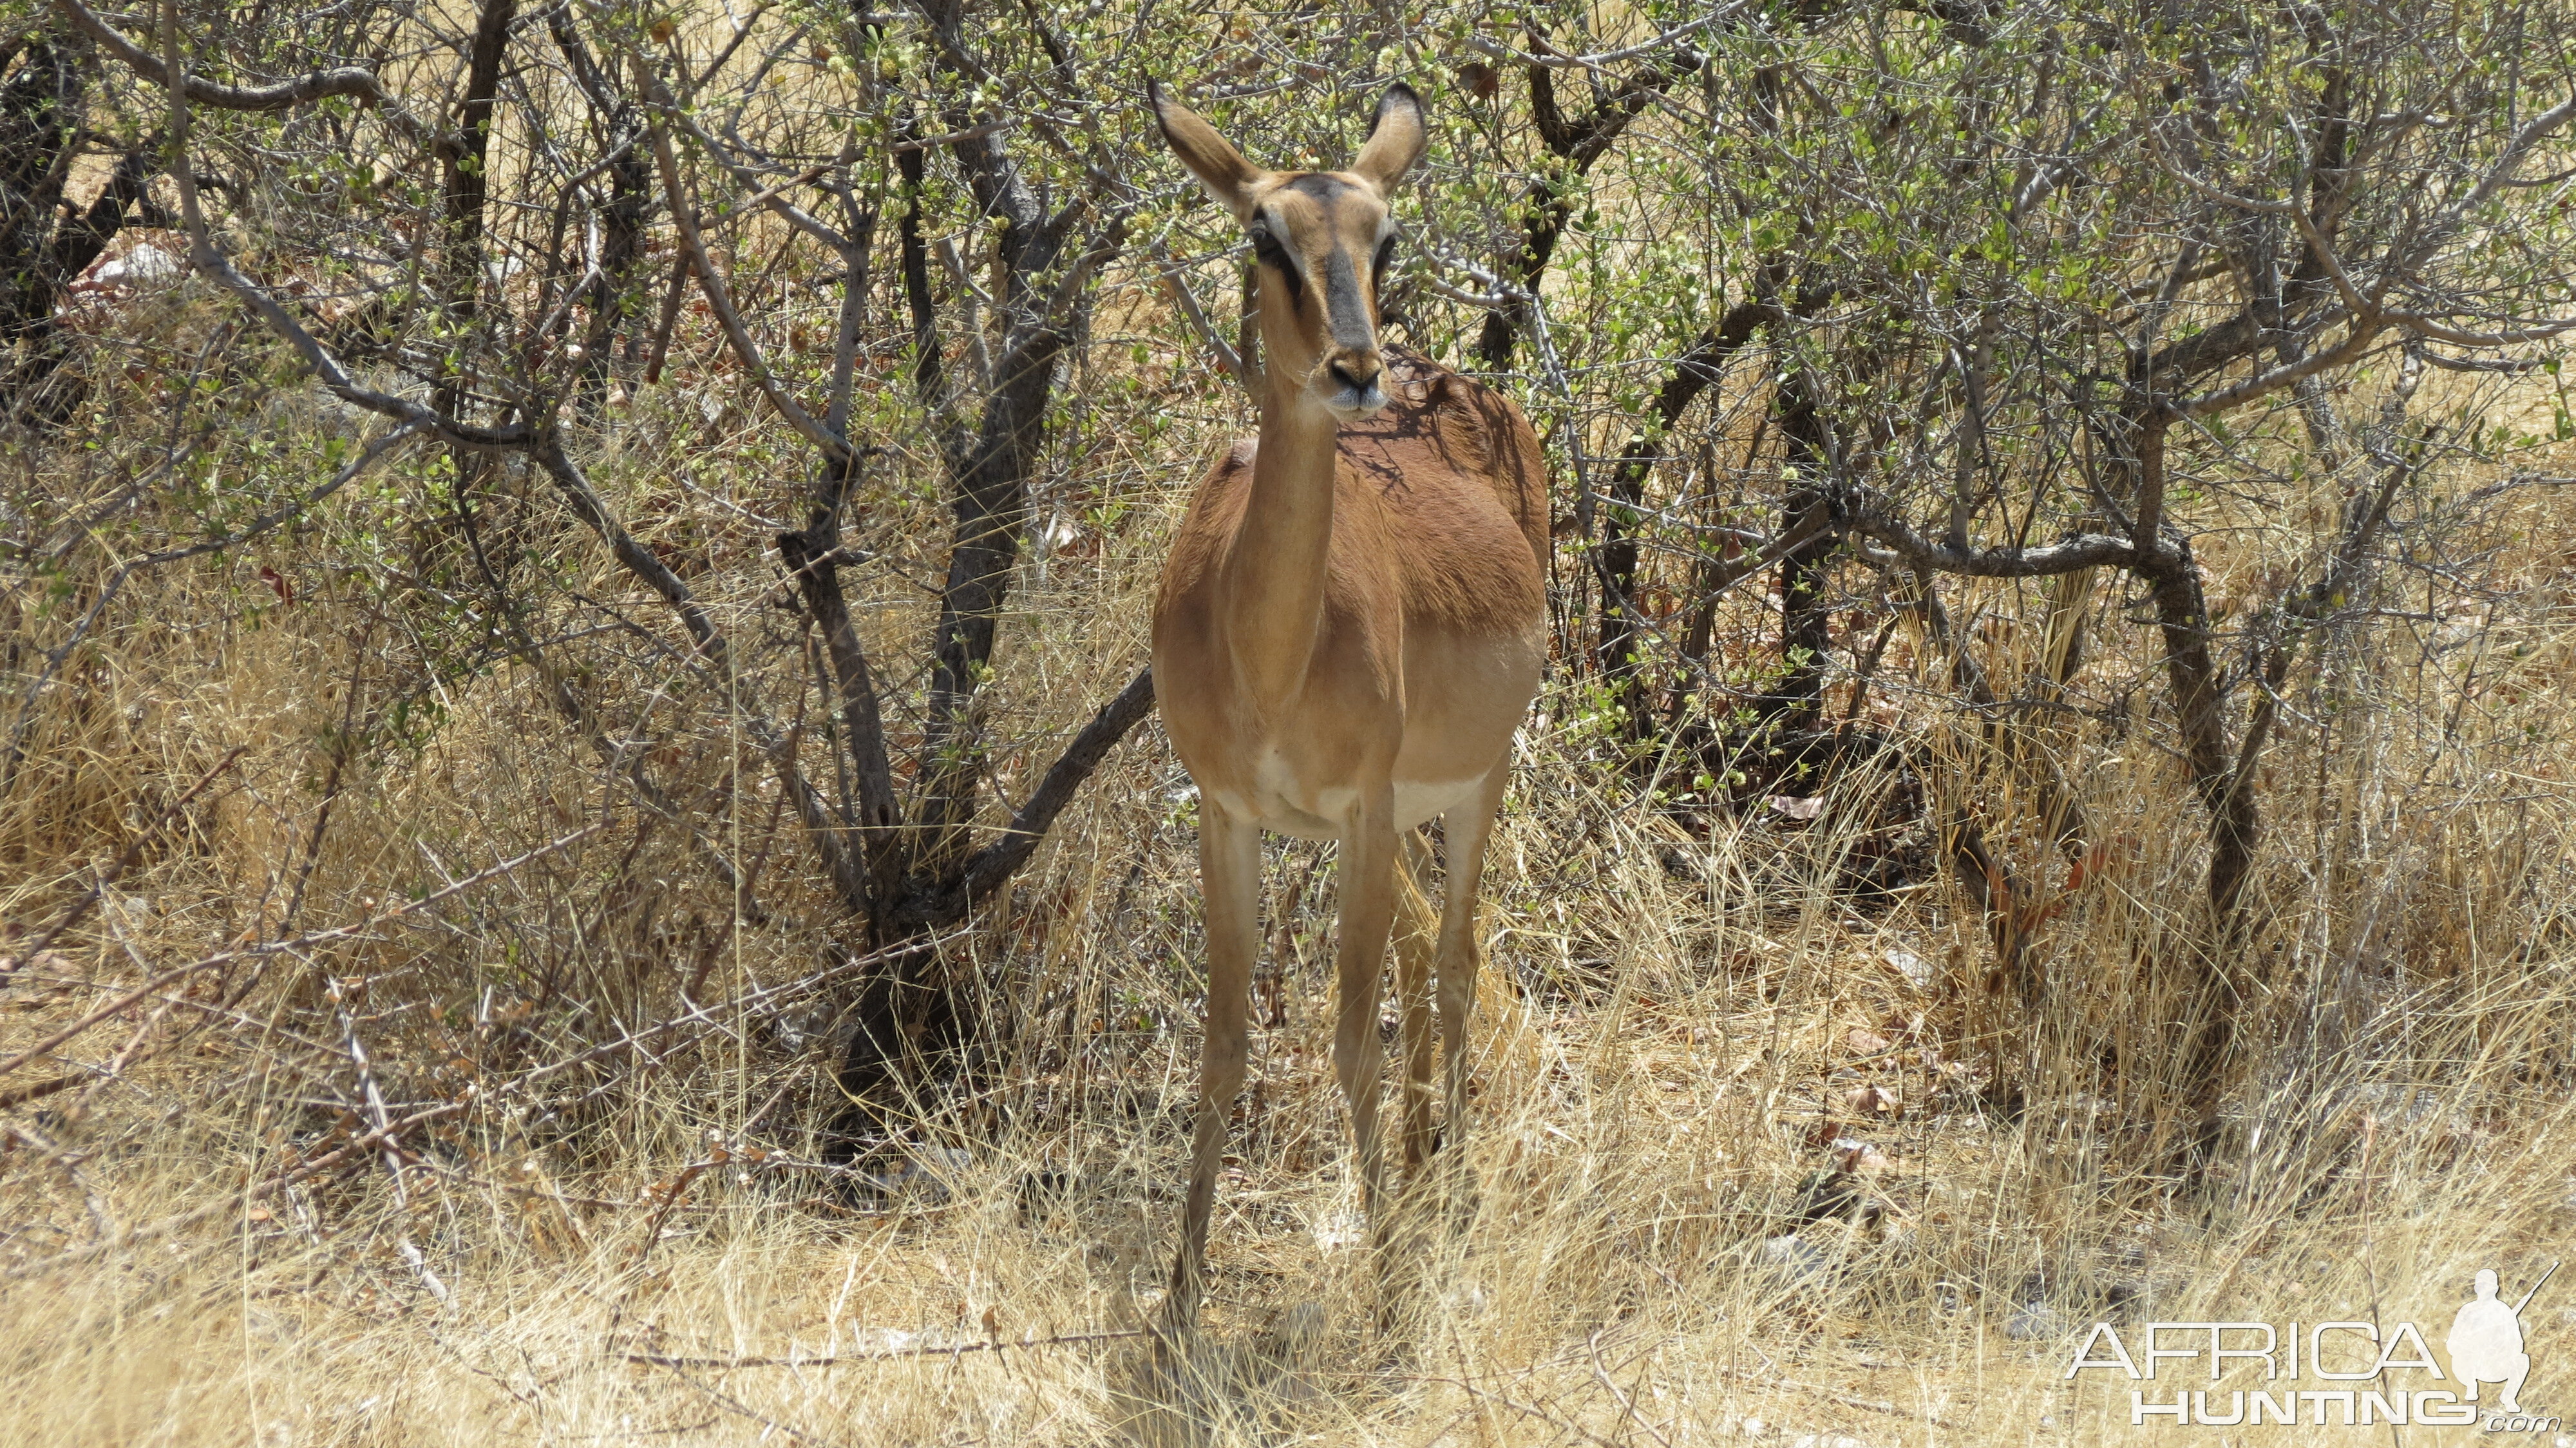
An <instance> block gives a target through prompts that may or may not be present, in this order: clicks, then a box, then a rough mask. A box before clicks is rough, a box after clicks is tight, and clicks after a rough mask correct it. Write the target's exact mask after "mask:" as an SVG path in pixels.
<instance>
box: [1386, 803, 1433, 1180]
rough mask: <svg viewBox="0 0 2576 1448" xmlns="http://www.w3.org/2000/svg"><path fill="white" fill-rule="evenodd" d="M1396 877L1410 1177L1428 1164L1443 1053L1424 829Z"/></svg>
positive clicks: (1408, 839)
mask: <svg viewBox="0 0 2576 1448" xmlns="http://www.w3.org/2000/svg"><path fill="white" fill-rule="evenodd" d="M1399 844H1400V846H1401V851H1400V853H1401V855H1402V859H1401V860H1400V862H1399V863H1398V866H1397V870H1398V873H1397V875H1396V879H1395V998H1396V1003H1397V1008H1398V1011H1399V1013H1400V1014H1401V1016H1402V1017H1403V1023H1404V1032H1403V1034H1404V1166H1405V1170H1406V1171H1407V1172H1408V1173H1409V1172H1411V1171H1413V1170H1414V1169H1416V1168H1418V1167H1420V1166H1421V1165H1422V1164H1423V1163H1424V1162H1425V1161H1428V1160H1430V1158H1431V1153H1432V1151H1433V1150H1434V1149H1435V1148H1436V1147H1437V1146H1438V1144H1439V1140H1438V1137H1437V1136H1436V1135H1435V1134H1434V1125H1433V1122H1432V1116H1431V1113H1432V1108H1433V1106H1434V1104H1435V1103H1434V1099H1433V1093H1432V1089H1431V1061H1432V1056H1433V1053H1434V1052H1436V1051H1437V1050H1438V1049H1439V1040H1438V1037H1436V1036H1435V1035H1434V1034H1433V1032H1432V1017H1431V970H1432V958H1433V955H1434V953H1435V952H1436V951H1437V949H1438V938H1437V935H1436V933H1435V932H1436V930H1437V927H1436V925H1435V924H1434V922H1433V918H1432V914H1431V903H1430V901H1429V899H1428V898H1426V897H1425V896H1424V894H1423V889H1424V886H1425V885H1426V884H1427V882H1428V881H1429V880H1430V878H1431V845H1430V842H1429V841H1427V840H1425V839H1424V838H1423V837H1422V832H1421V831H1420V830H1406V831H1404V833H1403V835H1402V837H1401V839H1400V840H1399Z"/></svg>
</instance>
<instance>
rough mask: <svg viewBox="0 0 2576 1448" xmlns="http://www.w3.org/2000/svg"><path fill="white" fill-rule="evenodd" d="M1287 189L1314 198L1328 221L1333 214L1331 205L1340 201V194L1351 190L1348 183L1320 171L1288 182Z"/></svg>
mask: <svg viewBox="0 0 2576 1448" xmlns="http://www.w3.org/2000/svg"><path fill="white" fill-rule="evenodd" d="M1287 189H1288V190H1291V191H1300V192H1303V193H1305V194H1306V195H1308V196H1312V197H1314V198H1315V201H1316V203H1317V204H1318V205H1320V206H1322V207H1323V208H1324V216H1325V218H1326V219H1327V220H1329V219H1331V217H1332V214H1333V203H1335V202H1337V201H1339V200H1341V199H1342V193H1343V192H1345V191H1348V190H1350V189H1351V188H1350V183H1348V182H1346V181H1342V180H1339V179H1337V178H1335V177H1331V176H1327V175H1325V174H1324V173H1323V172H1321V171H1309V172H1307V173H1306V174H1304V175H1302V176H1300V177H1298V178H1297V179H1296V180H1294V181H1291V182H1289V183H1288V186H1287Z"/></svg>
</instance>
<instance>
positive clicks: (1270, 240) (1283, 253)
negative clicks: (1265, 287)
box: [1252, 226, 1306, 301]
mask: <svg viewBox="0 0 2576 1448" xmlns="http://www.w3.org/2000/svg"><path fill="white" fill-rule="evenodd" d="M1252 256H1253V260H1255V261H1258V262H1260V263H1261V264H1262V265H1263V266H1266V267H1270V268H1273V269H1275V270H1276V271H1277V272H1278V273H1279V275H1280V276H1281V277H1283V278H1285V279H1286V280H1287V283H1288V296H1289V299H1290V300H1292V301H1294V300H1297V299H1299V298H1302V297H1304V296H1305V295H1306V279H1305V278H1304V277H1302V276H1300V275H1298V274H1297V268H1296V265H1295V264H1294V263H1292V262H1290V261H1289V260H1288V249H1287V248H1286V247H1283V246H1281V245H1280V244H1279V238H1278V237H1276V236H1273V235H1271V234H1270V229H1269V228H1268V227H1264V226H1256V227H1254V228H1253V229H1252Z"/></svg>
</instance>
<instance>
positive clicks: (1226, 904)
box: [1164, 796, 1261, 1328]
mask: <svg viewBox="0 0 2576 1448" xmlns="http://www.w3.org/2000/svg"><path fill="white" fill-rule="evenodd" d="M1199 892H1200V894H1201V896H1202V897H1203V898H1204V900H1205V902H1206V911H1207V945H1208V985H1207V1029H1206V1036H1205V1039H1204V1042H1203V1043H1202V1045H1201V1046H1200V1054H1199V1111H1198V1124H1197V1129H1196V1130H1195V1131H1194V1132H1193V1133H1192V1135H1191V1138H1190V1190H1189V1196H1188V1199H1187V1201H1186V1203H1185V1204H1184V1206H1183V1207H1182V1209H1181V1250H1180V1255H1179V1257H1178V1258H1177V1259H1176V1260H1175V1261H1174V1262H1173V1263H1172V1293H1171V1297H1170V1298H1169V1299H1168V1300H1167V1301H1166V1302H1165V1303H1164V1314H1165V1321H1166V1322H1167V1324H1168V1325H1169V1326H1171V1327H1173V1328H1186V1327H1190V1326H1193V1325H1194V1324H1196V1323H1197V1321H1198V1312H1199V1292H1200V1281H1199V1279H1200V1276H1201V1272H1202V1267H1203V1264H1204V1262H1205V1259H1206V1255H1207V1237H1208V1217H1209V1214H1210V1212H1211V1211H1212V1210H1213V1209H1214V1207H1215V1203H1216V1177H1217V1168H1218V1167H1219V1166H1220V1165H1221V1164H1222V1163H1223V1161H1224V1159H1225V1132H1226V1121H1227V1119H1228V1118H1229V1117H1230V1116H1231V1115H1232V1114H1233V1112H1234V1098H1235V1097H1236V1096H1237V1095H1238V1094H1240V1093H1241V1092H1242V1090H1243V1071H1244V1060H1245V1057H1246V1056H1247V1055H1248V1054H1249V1053H1250V1051H1251V1037H1250V1035H1249V1034H1248V1032H1247V1029H1246V1021H1247V1018H1248V1017H1249V1015H1250V1014H1251V1009H1252V961H1253V956H1254V954H1255V953H1256V952H1258V951H1259V949H1260V948H1261V829H1260V827H1259V826H1258V825H1255V824H1253V823H1251V822H1250V821H1247V820H1237V819H1234V818H1232V817H1231V816H1229V815H1227V814H1226V813H1225V811H1224V810H1223V809H1221V808H1219V807H1218V806H1217V804H1216V802H1215V801H1213V800H1210V799H1207V798H1206V797H1205V796H1202V797H1201V798H1200V801H1199Z"/></svg>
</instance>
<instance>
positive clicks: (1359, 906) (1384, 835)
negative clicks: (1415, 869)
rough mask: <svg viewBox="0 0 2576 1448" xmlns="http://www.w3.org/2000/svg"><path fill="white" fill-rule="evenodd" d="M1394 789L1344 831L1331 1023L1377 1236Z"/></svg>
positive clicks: (1385, 790)
mask: <svg viewBox="0 0 2576 1448" xmlns="http://www.w3.org/2000/svg"><path fill="white" fill-rule="evenodd" d="M1395 856H1396V848H1395V788H1394V786H1393V785H1392V784H1391V783H1385V782H1381V783H1380V784H1378V785H1377V786H1376V787H1375V788H1373V789H1371V790H1369V791H1368V793H1367V797H1366V798H1364V799H1363V800H1362V802H1361V804H1360V807H1359V809H1358V810H1357V811H1356V812H1355V814H1354V817H1353V820H1352V823H1351V827H1350V829H1349V831H1348V832H1347V833H1346V834H1344V835H1343V837H1342V881H1341V897H1342V898H1341V941H1340V950H1339V957H1338V959H1337V961H1336V965H1335V970H1334V989H1335V991H1336V993H1337V994H1338V995H1339V997H1340V1008H1341V1018H1340V1019H1339V1020H1338V1021H1337V1022H1335V1023H1334V1028H1333V1070H1334V1073H1335V1074H1336V1075H1337V1076H1339V1077H1340V1078H1341V1084H1342V1096H1343V1099H1344V1100H1346V1101H1348V1102H1349V1103H1350V1110H1351V1150H1352V1155H1353V1157H1354V1158H1355V1160H1356V1162H1357V1167H1358V1171H1359V1178H1360V1201H1361V1206H1362V1209H1363V1210H1364V1211H1366V1212H1367V1214H1368V1219H1369V1230H1370V1233H1371V1235H1372V1236H1380V1235H1382V1234H1383V1232H1384V1231H1385V1227H1386V1214H1385V1197H1386V1154H1385V1151H1384V1149H1383V1147H1382V1145H1381V1143H1380V1141H1379V1138H1378V1120H1377V1111H1378V1096H1379V1094H1380V1093H1379V1087H1378V1073H1379V1070H1380V1068H1381V1066H1382V1065H1383V1062H1384V1060H1385V1053H1384V1051H1383V1050H1382V1049H1381V1047H1380V1044H1379V1041H1378V1034H1377V1007H1378V977H1379V973H1380V972H1381V971H1382V970H1384V969H1385V966H1386V935H1387V927H1388V925H1389V924H1390V923H1392V921H1393V919H1394V915H1395Z"/></svg>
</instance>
